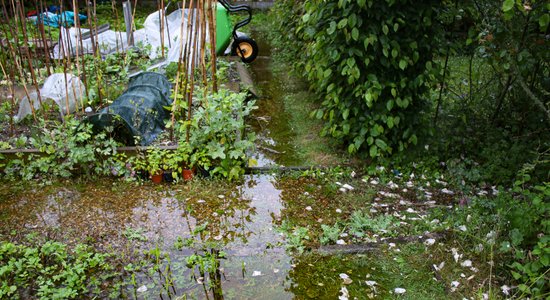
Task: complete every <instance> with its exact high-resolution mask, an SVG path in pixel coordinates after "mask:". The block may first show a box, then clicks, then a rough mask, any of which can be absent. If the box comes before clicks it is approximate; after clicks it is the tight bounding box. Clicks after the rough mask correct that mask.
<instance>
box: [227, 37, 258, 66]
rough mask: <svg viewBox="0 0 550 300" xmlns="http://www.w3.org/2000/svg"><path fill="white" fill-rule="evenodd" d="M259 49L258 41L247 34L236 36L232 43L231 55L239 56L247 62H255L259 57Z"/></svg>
mask: <svg viewBox="0 0 550 300" xmlns="http://www.w3.org/2000/svg"><path fill="white" fill-rule="evenodd" d="M258 51H259V50H258V44H256V41H254V40H253V39H251V38H249V37H247V36H242V37H238V38H236V39H235V40H234V41H233V44H232V45H231V55H233V56H235V55H237V56H239V57H240V58H241V60H242V61H243V62H244V63H247V64H249V63H251V62H253V61H254V60H255V59H256V57H258Z"/></svg>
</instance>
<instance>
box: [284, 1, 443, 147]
mask: <svg viewBox="0 0 550 300" xmlns="http://www.w3.org/2000/svg"><path fill="white" fill-rule="evenodd" d="M439 2H440V1H422V2H421V3H419V2H418V1H410V0H392V1H389V0H388V1H367V0H358V1H350V0H339V1H336V0H327V1H320V0H309V1H305V3H304V13H303V15H302V16H301V20H299V25H298V26H297V27H296V32H297V36H298V37H299V38H298V40H300V41H303V44H304V47H303V53H302V55H303V56H304V58H307V59H305V63H300V64H301V67H302V68H303V71H304V74H305V76H306V78H307V79H308V81H309V82H310V84H311V86H312V88H313V90H314V91H315V92H317V93H318V94H319V95H320V96H321V101H322V102H321V105H320V107H319V109H317V110H316V111H313V112H312V116H315V117H317V118H319V119H323V120H326V123H325V124H326V126H325V127H324V128H323V130H322V134H323V135H331V136H333V137H336V138H338V139H340V140H342V141H343V142H344V143H345V144H346V145H347V147H348V151H349V152H350V153H354V152H357V151H365V150H368V152H369V154H370V156H371V157H373V158H374V157H378V156H384V155H387V154H391V153H393V152H395V151H396V150H399V151H402V150H404V149H406V148H407V147H408V146H409V145H410V144H416V143H417V132H416V130H417V128H418V127H417V125H418V124H419V123H420V121H421V119H422V118H421V116H420V114H421V113H422V111H423V109H424V108H425V106H426V104H427V101H426V98H427V97H426V94H427V92H428V91H429V87H430V86H431V85H432V83H433V82H434V79H435V75H436V71H437V68H436V65H435V64H434V62H433V60H432V59H433V53H434V50H435V49H437V48H436V45H437V41H438V39H437V38H436V37H437V36H438V34H437V32H436V31H437V28H439V27H438V26H436V23H435V18H436V13H435V10H436V9H437V7H438V3H439ZM287 23H288V22H287Z"/></svg>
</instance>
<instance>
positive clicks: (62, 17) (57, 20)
mask: <svg viewBox="0 0 550 300" xmlns="http://www.w3.org/2000/svg"><path fill="white" fill-rule="evenodd" d="M78 18H79V19H80V21H85V20H86V19H87V18H88V17H87V16H85V15H81V14H79V15H78ZM32 19H33V20H34V22H35V24H36V23H44V25H46V26H50V27H55V28H58V27H60V26H63V27H72V26H74V12H72V11H64V12H63V13H60V14H54V13H51V12H45V13H43V14H39V15H38V16H36V17H32Z"/></svg>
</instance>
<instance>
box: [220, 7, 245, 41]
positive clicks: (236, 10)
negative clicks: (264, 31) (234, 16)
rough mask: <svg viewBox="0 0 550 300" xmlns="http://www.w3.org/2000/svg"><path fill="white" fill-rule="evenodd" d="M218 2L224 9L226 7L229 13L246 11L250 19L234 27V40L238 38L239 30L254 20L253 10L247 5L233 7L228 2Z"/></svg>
mask: <svg viewBox="0 0 550 300" xmlns="http://www.w3.org/2000/svg"><path fill="white" fill-rule="evenodd" d="M218 2H219V3H220V4H221V5H223V7H225V9H227V11H229V12H239V11H246V12H247V13H248V17H247V18H246V19H244V20H242V21H240V22H238V23H237V24H235V26H234V27H233V37H234V38H237V37H238V36H237V30H238V29H239V28H241V27H244V26H246V25H247V24H248V23H250V21H251V20H252V9H251V8H250V6H248V5H245V4H241V5H231V4H230V3H229V2H227V0H218Z"/></svg>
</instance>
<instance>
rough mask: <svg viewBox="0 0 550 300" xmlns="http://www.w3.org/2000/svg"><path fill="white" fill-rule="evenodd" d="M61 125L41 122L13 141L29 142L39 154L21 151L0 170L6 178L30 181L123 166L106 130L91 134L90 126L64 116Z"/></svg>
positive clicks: (104, 172) (99, 172)
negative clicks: (34, 131)
mask: <svg viewBox="0 0 550 300" xmlns="http://www.w3.org/2000/svg"><path fill="white" fill-rule="evenodd" d="M64 121H65V122H64V123H63V124H58V123H55V122H54V123H53V124H46V123H41V124H40V125H39V128H37V129H38V132H37V134H36V135H34V136H33V137H30V138H28V139H27V138H26V137H21V138H19V139H17V140H16V141H15V143H16V144H22V145H29V146H32V147H34V148H36V149H38V150H40V151H41V152H42V154H41V155H36V154H30V155H29V156H27V157H24V155H23V154H22V153H19V154H18V155H17V158H16V159H11V160H9V161H8V162H7V164H6V168H5V169H4V172H5V174H6V176H7V177H8V178H11V179H14V178H16V177H19V176H20V177H21V178H22V179H23V180H32V179H35V178H38V177H43V179H48V178H55V177H63V178H67V177H70V176H72V175H73V174H76V173H83V174H86V175H94V174H95V175H107V174H110V173H113V174H114V175H118V170H121V169H124V163H123V162H121V161H120V160H119V159H118V157H119V156H117V153H116V146H117V144H116V142H115V141H114V140H113V139H111V138H110V137H108V135H107V133H106V132H101V133H94V132H93V131H92V125H91V124H88V123H81V122H80V121H78V120H77V119H74V118H72V117H67V118H66V119H65V120H64Z"/></svg>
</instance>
